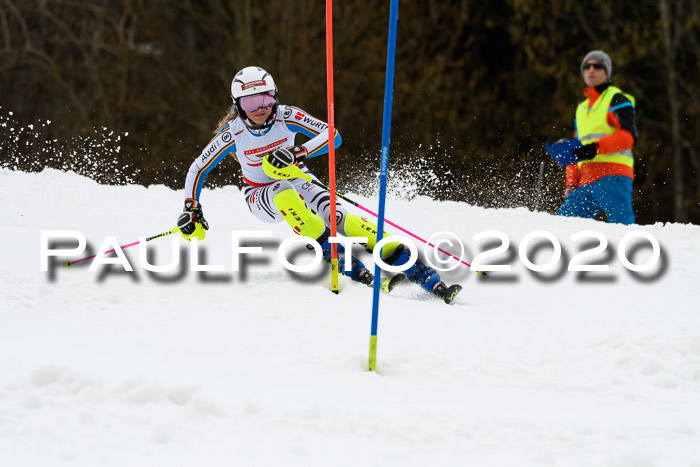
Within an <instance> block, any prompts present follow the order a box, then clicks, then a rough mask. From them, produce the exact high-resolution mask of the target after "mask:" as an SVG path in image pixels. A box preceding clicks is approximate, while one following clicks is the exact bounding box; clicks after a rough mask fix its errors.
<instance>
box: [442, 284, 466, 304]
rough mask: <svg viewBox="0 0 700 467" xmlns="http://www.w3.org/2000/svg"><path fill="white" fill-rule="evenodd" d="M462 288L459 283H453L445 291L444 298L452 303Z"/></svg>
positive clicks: (446, 301) (448, 302)
mask: <svg viewBox="0 0 700 467" xmlns="http://www.w3.org/2000/svg"><path fill="white" fill-rule="evenodd" d="M461 290H462V286H461V285H459V284H455V285H451V286H449V287H448V288H447V290H446V291H445V295H444V296H443V297H442V299H443V300H444V301H445V303H447V304H448V305H449V304H450V303H452V301H453V300H454V299H455V298H457V295H458V294H459V292H460V291H461Z"/></svg>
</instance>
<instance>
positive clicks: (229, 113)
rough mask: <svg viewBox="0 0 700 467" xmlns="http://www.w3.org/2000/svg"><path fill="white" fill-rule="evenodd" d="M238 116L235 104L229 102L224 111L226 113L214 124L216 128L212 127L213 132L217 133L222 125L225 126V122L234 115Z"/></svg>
mask: <svg viewBox="0 0 700 467" xmlns="http://www.w3.org/2000/svg"><path fill="white" fill-rule="evenodd" d="M237 116H238V112H236V104H231V107H229V108H228V110H227V111H226V115H224V116H223V117H221V119H220V120H219V123H217V124H216V128H214V134H216V133H218V132H219V131H220V130H221V129H222V128H223V127H225V126H226V124H227V123H228V122H229V121H230V120H232V119H233V118H234V117H237Z"/></svg>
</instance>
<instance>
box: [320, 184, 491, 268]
mask: <svg viewBox="0 0 700 467" xmlns="http://www.w3.org/2000/svg"><path fill="white" fill-rule="evenodd" d="M312 183H313V184H314V185H317V186H319V187H321V188H323V189H325V190H328V187H327V186H326V185H324V184H323V183H321V182H317V181H315V180H314V181H312ZM336 196H338V198H340V199H342V200H343V201H347V202H348V203H350V204H352V205H353V206H355V207H356V208H359V209H362V210H363V211H365V212H367V213H369V214H371V215H373V216H374V217H377V214H376V213H375V212H374V211H372V210H370V209H367V208H366V207H364V206H362V205H361V204H360V203H358V202H357V201H353V200H351V199H350V198H348V197H347V196H345V195H343V194H341V193H336ZM384 222H386V223H387V224H389V225H390V226H392V227H394V228H397V229H399V230H400V231H401V232H404V233H406V234H408V235H410V236H411V237H413V238H415V239H416V240H419V241H421V242H423V243H425V244H426V245H428V246H429V247H433V248H437V249H438V251H440V252H441V253H444V254H446V255H448V256H450V257H452V258H454V259H456V260H457V261H459V262H460V263H463V264H466V265H467V266H469V267H471V264H469V263H467V262H466V261H464V260H462V259H460V258H457V257H456V256H455V255H453V254H451V253H449V252H447V251H445V250H443V249H442V248H440V247H436V246H435V245H433V244H432V243H430V242H429V241H427V240H426V239H424V238H421V237H419V236H418V235H416V234H414V233H413V232H411V231H409V230H406V229H404V228H403V227H401V226H400V225H398V224H395V223H393V222H391V221H390V220H389V219H384ZM477 273H479V274H483V275H484V276H488V274H486V273H485V272H483V271H477Z"/></svg>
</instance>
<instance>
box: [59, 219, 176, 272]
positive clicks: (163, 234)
mask: <svg viewBox="0 0 700 467" xmlns="http://www.w3.org/2000/svg"><path fill="white" fill-rule="evenodd" d="M179 231H180V228H179V227H175V228H174V229H173V230H168V231H167V232H163V233H161V234H158V235H154V236H152V237H148V238H147V239H146V241H147V242H150V241H151V240H155V239H156V238H160V237H167V236H168V235H171V234H174V233H178V232H179ZM139 243H141V241H140V240H139V241H137V242H133V243H129V244H128V245H124V246H120V247H119V248H121V249H122V250H123V249H124V248H129V247H130V246H134V245H138V244H139ZM113 251H114V249H112V250H108V251H105V254H108V253H112V252H113ZM96 256H97V255H92V256H88V257H87V258H82V259H77V260H75V261H71V260H68V259H67V260H66V262H65V265H66V269H70V268H71V266H73V265H74V264H77V263H80V262H82V261H85V260H88V259H92V258H94V257H96Z"/></svg>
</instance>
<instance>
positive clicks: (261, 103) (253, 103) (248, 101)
mask: <svg viewBox="0 0 700 467" xmlns="http://www.w3.org/2000/svg"><path fill="white" fill-rule="evenodd" d="M276 101H277V99H275V93H274V92H272V91H268V92H263V93H261V94H254V95H252V96H244V97H241V108H242V109H243V110H245V111H246V112H255V111H256V110H258V109H260V108H264V109H267V110H270V109H271V108H273V107H274V106H275V102H276Z"/></svg>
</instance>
